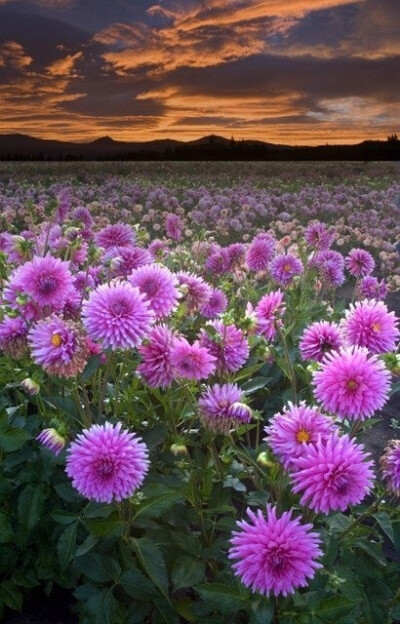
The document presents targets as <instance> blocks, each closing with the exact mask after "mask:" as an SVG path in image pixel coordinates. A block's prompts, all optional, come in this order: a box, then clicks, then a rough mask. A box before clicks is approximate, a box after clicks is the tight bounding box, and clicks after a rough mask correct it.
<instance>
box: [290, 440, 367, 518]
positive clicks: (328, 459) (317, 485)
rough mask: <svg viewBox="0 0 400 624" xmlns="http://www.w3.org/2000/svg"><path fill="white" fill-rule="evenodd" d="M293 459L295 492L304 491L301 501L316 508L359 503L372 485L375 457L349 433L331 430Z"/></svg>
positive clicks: (324, 510) (341, 507)
mask: <svg viewBox="0 0 400 624" xmlns="http://www.w3.org/2000/svg"><path fill="white" fill-rule="evenodd" d="M293 461H294V464H295V469H294V470H293V472H292V475H291V478H292V483H293V492H294V493H295V494H298V493H301V494H302V498H301V500H300V503H301V504H302V505H304V506H307V507H310V509H314V511H316V512H322V513H324V514H329V513H330V512H331V511H338V510H340V511H345V510H346V509H347V507H348V506H349V505H358V503H360V502H361V501H362V500H363V499H364V497H365V496H366V495H367V494H369V492H370V491H371V489H372V487H373V479H374V473H373V471H372V470H371V466H372V465H373V461H372V460H370V459H369V455H368V454H367V453H365V451H364V447H363V446H362V445H361V444H357V443H356V442H354V440H352V439H351V438H349V436H348V435H343V436H339V435H338V434H337V433H332V434H331V435H330V436H329V437H328V438H327V439H325V440H322V439H320V440H319V441H318V442H317V443H316V444H315V445H310V446H309V447H308V452H307V454H305V455H303V456H302V457H298V458H296V459H294V460H293Z"/></svg>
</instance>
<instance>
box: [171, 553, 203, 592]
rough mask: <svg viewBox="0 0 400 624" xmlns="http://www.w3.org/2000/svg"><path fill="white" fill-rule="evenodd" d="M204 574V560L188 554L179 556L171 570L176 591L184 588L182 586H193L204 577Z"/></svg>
mask: <svg viewBox="0 0 400 624" xmlns="http://www.w3.org/2000/svg"><path fill="white" fill-rule="evenodd" d="M204 574H205V564H204V562H203V561H199V560H198V559H193V558H192V557H187V556H183V557H178V558H177V559H176V560H175V562H174V565H173V567H172V572H171V578H172V582H173V584H174V591H177V590H178V589H182V587H193V585H196V584H197V583H199V582H200V581H201V580H202V579H203V578H204Z"/></svg>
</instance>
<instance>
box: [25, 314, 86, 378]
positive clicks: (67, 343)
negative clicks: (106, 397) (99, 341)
mask: <svg viewBox="0 0 400 624" xmlns="http://www.w3.org/2000/svg"><path fill="white" fill-rule="evenodd" d="M28 342H29V346H30V349H31V354H32V358H33V360H34V362H35V363H36V364H39V366H42V368H43V369H44V370H45V371H46V372H48V373H50V374H51V375H57V376H58V377H74V376H75V375H77V374H78V373H81V372H82V371H83V369H84V368H85V366H86V362H87V359H88V356H89V352H88V348H87V343H86V337H85V336H84V335H83V332H82V329H81V328H80V327H79V325H77V324H76V323H74V322H73V321H65V320H63V319H61V318H58V317H57V316H54V315H53V316H50V317H48V318H46V319H43V320H42V321H39V322H38V323H36V324H35V325H34V326H33V327H32V328H31V330H30V331H29V334H28Z"/></svg>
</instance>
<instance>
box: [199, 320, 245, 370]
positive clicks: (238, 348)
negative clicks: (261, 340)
mask: <svg viewBox="0 0 400 624" xmlns="http://www.w3.org/2000/svg"><path fill="white" fill-rule="evenodd" d="M210 325H211V327H212V328H213V329H214V330H215V331H216V335H215V336H214V335H213V336H211V335H210V334H209V333H207V331H206V330H205V329H201V330H200V335H199V339H200V346H202V347H205V348H206V349H207V350H208V351H209V352H210V353H211V355H213V356H214V357H215V359H216V367H217V368H216V372H217V373H221V374H224V373H236V372H237V371H238V370H239V369H240V368H242V366H243V364H244V363H245V362H246V360H247V358H248V357H249V353H250V345H249V343H248V341H247V338H246V337H245V335H244V333H243V332H242V330H241V329H238V328H237V327H235V325H224V323H223V322H222V321H213V322H212V323H210Z"/></svg>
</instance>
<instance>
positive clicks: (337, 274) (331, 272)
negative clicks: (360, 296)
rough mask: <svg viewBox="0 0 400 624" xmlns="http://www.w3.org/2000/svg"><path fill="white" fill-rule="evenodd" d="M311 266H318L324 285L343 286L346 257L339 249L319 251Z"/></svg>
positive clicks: (331, 286) (330, 286)
mask: <svg viewBox="0 0 400 624" xmlns="http://www.w3.org/2000/svg"><path fill="white" fill-rule="evenodd" d="M311 266H315V267H316V268H317V270H318V272H319V275H320V277H321V280H322V282H323V284H324V286H326V287H328V288H336V287H337V286H341V285H342V284H343V282H344V280H345V277H344V258H343V256H342V254H341V253H339V252H338V251H333V250H332V249H326V250H323V251H320V252H318V253H317V255H316V256H315V258H314V259H313V261H312V263H311Z"/></svg>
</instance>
